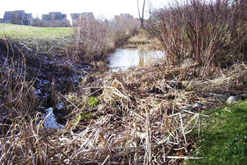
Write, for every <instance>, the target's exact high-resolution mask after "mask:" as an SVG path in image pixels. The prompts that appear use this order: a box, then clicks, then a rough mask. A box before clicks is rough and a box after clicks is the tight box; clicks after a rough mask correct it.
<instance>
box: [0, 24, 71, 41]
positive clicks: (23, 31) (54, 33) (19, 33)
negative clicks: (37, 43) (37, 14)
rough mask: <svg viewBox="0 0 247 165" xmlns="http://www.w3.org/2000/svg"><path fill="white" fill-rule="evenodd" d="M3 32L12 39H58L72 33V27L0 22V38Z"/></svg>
mask: <svg viewBox="0 0 247 165" xmlns="http://www.w3.org/2000/svg"><path fill="white" fill-rule="evenodd" d="M4 34H6V35H7V36H10V37H12V38H13V39H30V38H33V39H59V38H62V37H70V36H72V35H73V29H72V28H70V27H52V28H50V27H49V28H46V27H32V26H21V25H13V24H3V23H0V38H3V37H4Z"/></svg>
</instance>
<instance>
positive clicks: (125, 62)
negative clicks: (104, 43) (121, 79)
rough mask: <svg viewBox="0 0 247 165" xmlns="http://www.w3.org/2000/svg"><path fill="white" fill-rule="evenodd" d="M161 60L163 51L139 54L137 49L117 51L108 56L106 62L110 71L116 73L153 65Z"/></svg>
mask: <svg viewBox="0 0 247 165" xmlns="http://www.w3.org/2000/svg"><path fill="white" fill-rule="evenodd" d="M163 58H164V52H163V51H149V52H141V51H139V50H138V49H117V50H116V51H115V52H114V53H112V54H111V55H110V56H109V58H108V61H109V62H110V65H109V67H110V70H111V71H112V72H118V71H125V70H127V69H128V68H130V67H136V66H142V65H143V64H150V63H154V62H155V61H157V60H160V59H163Z"/></svg>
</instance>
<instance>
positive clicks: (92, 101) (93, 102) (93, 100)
mask: <svg viewBox="0 0 247 165" xmlns="http://www.w3.org/2000/svg"><path fill="white" fill-rule="evenodd" d="M98 104H99V99H98V98H96V97H93V96H92V97H90V99H89V105H90V106H92V107H95V106H97V105H98Z"/></svg>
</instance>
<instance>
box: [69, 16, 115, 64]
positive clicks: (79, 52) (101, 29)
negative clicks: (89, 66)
mask: <svg viewBox="0 0 247 165" xmlns="http://www.w3.org/2000/svg"><path fill="white" fill-rule="evenodd" d="M78 25H79V27H78V28H76V29H75V31H74V47H75V49H74V56H75V57H77V58H80V59H84V60H86V61H93V60H94V61H98V60H103V59H105V58H106V55H107V53H108V51H109V49H110V46H109V44H108V39H109V36H110V32H111V30H110V28H109V27H108V26H107V24H106V23H105V22H101V21H97V20H95V19H87V18H81V19H80V20H79V22H78Z"/></svg>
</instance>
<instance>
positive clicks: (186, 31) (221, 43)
mask: <svg viewBox="0 0 247 165" xmlns="http://www.w3.org/2000/svg"><path fill="white" fill-rule="evenodd" d="M246 7H247V3H246V2H244V1H241V2H230V1H228V0H217V1H216V2H211V3H206V2H203V1H200V0H190V1H187V2H185V3H184V4H179V3H178V2H176V5H173V6H169V7H168V8H163V9H160V10H156V11H154V12H153V13H152V14H151V17H150V19H149V20H148V21H147V25H146V27H147V30H148V32H149V33H150V34H152V35H155V36H156V37H157V38H158V39H159V41H160V42H161V44H162V46H163V48H164V50H165V51H166V53H167V59H168V62H170V63H176V64H179V65H180V64H181V63H182V62H183V61H184V60H185V59H187V58H190V59H193V60H194V61H196V62H198V63H199V64H200V66H204V67H205V68H210V66H219V67H222V66H228V65H231V64H233V63H234V62H236V61H243V60H246V56H247V54H246V52H247V51H246V50H247V47H246V41H247V39H246V36H247V33H246V27H247V21H246V18H245V13H246V10H245V8H246Z"/></svg>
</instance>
